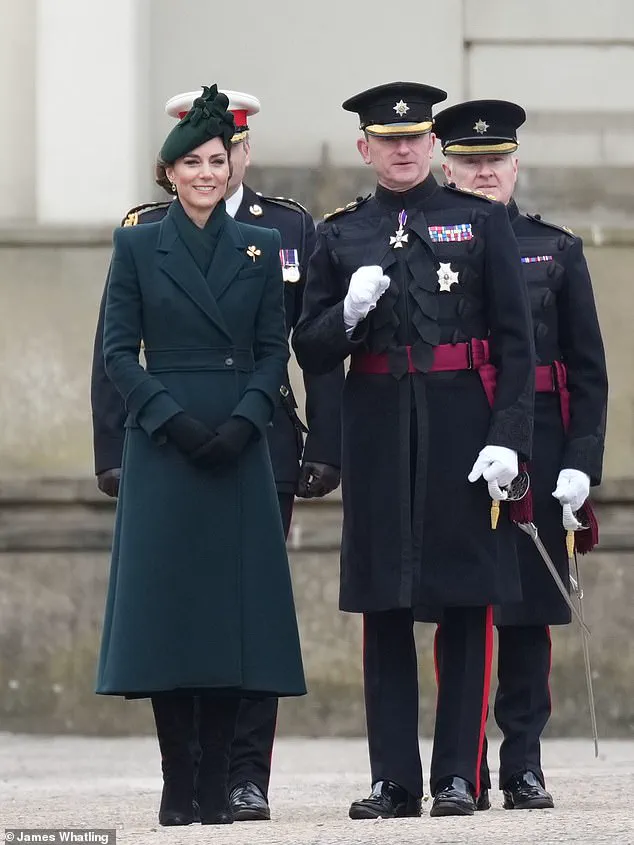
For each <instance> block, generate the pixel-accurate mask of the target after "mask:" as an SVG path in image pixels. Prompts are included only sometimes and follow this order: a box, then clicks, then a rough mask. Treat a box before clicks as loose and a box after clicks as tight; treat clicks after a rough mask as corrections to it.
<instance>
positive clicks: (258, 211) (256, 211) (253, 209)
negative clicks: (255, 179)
mask: <svg viewBox="0 0 634 845" xmlns="http://www.w3.org/2000/svg"><path fill="white" fill-rule="evenodd" d="M249 212H250V213H251V214H252V215H253V216H254V217H262V214H263V213H264V212H263V211H262V206H261V205H258V204H257V203H255V204H254V205H250V206H249Z"/></svg>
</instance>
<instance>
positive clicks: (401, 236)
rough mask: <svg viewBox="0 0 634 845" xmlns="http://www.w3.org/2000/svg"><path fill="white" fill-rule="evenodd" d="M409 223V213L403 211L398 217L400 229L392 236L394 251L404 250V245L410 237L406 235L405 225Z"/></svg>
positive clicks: (391, 243) (391, 242)
mask: <svg viewBox="0 0 634 845" xmlns="http://www.w3.org/2000/svg"><path fill="white" fill-rule="evenodd" d="M406 223H407V212H406V211H405V209H402V210H401V211H400V212H399V215H398V229H397V230H396V232H395V233H394V234H393V235H390V246H393V247H394V249H403V244H406V243H407V241H408V239H409V235H406V234H405V224H406Z"/></svg>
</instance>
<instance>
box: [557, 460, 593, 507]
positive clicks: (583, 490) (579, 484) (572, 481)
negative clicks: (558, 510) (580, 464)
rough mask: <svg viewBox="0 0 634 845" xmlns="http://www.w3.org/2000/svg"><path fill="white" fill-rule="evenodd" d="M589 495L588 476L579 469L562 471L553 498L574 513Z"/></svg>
mask: <svg viewBox="0 0 634 845" xmlns="http://www.w3.org/2000/svg"><path fill="white" fill-rule="evenodd" d="M589 495H590V476H589V475H586V473H585V472H581V470H580V469H562V471H561V472H560V473H559V478H558V479H557V486H556V487H555V489H554V491H553V496H554V497H555V499H557V500H558V501H559V502H560V503H561V504H562V505H570V507H571V509H572V512H573V513H576V512H577V511H578V510H579V508H580V507H581V506H582V505H583V503H584V502H585V500H586V499H587V498H588V496H589Z"/></svg>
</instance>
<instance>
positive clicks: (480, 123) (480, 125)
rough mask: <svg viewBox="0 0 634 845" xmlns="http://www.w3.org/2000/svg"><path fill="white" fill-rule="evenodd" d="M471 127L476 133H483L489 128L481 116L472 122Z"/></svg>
mask: <svg viewBox="0 0 634 845" xmlns="http://www.w3.org/2000/svg"><path fill="white" fill-rule="evenodd" d="M473 128H474V129H475V131H476V132H477V133H478V135H484V133H485V132H486V131H487V129H488V128H489V124H488V123H487V122H486V121H485V120H482V118H480V119H479V120H476V122H475V123H474V124H473Z"/></svg>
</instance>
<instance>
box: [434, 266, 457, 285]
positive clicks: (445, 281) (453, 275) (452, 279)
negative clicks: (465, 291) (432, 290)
mask: <svg viewBox="0 0 634 845" xmlns="http://www.w3.org/2000/svg"><path fill="white" fill-rule="evenodd" d="M459 284H460V279H459V278H458V273H457V272H456V271H455V270H452V269H451V264H450V263H447V264H443V263H442V262H441V263H440V267H439V268H438V290H439V291H450V290H451V286H452V285H459Z"/></svg>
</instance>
